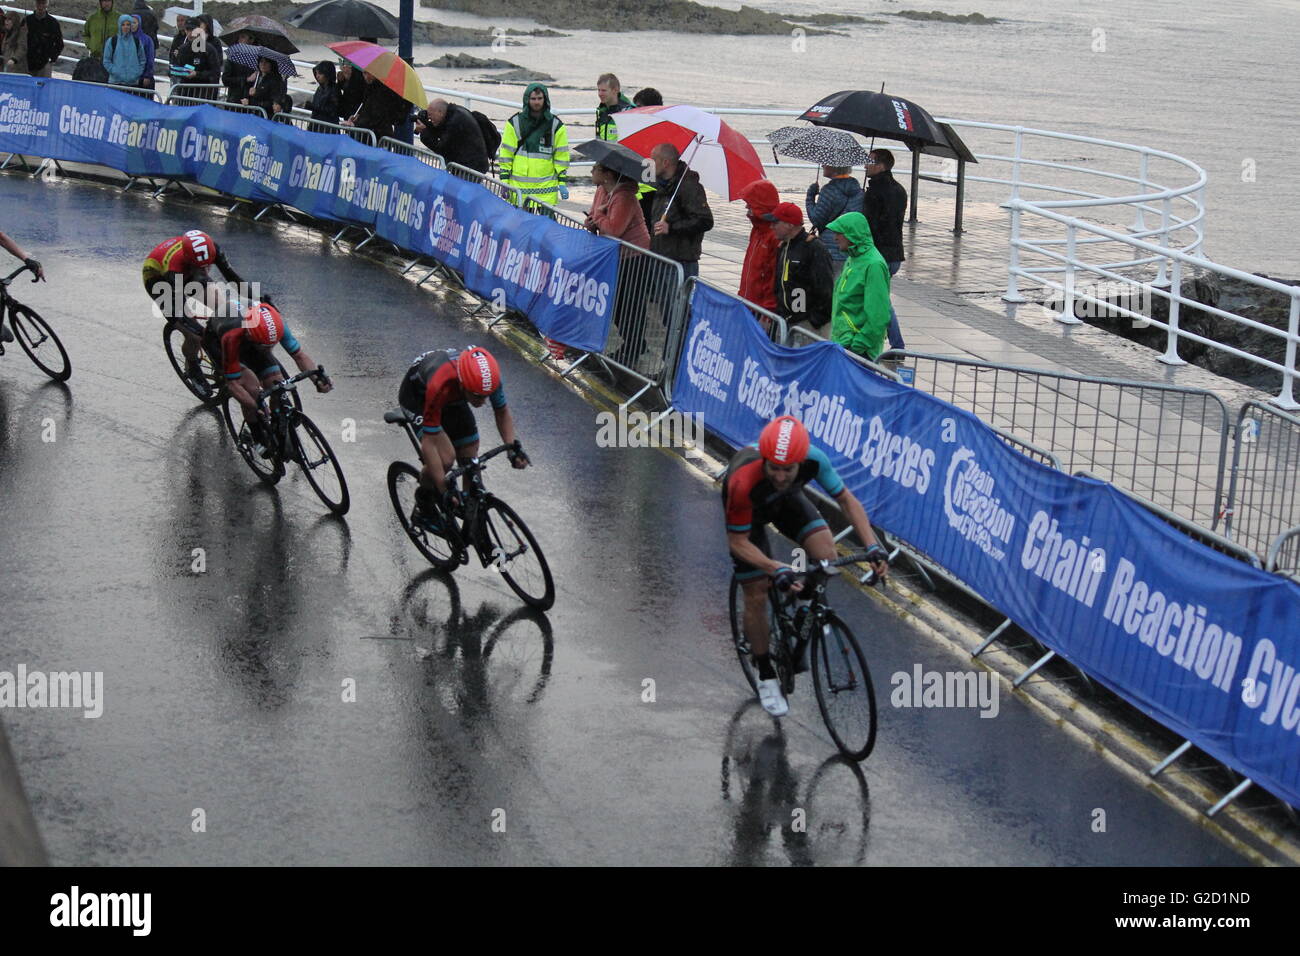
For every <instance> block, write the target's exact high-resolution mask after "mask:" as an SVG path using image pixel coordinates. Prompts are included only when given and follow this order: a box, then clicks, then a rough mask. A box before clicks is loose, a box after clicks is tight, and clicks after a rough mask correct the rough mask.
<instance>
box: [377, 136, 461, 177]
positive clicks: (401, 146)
mask: <svg viewBox="0 0 1300 956" xmlns="http://www.w3.org/2000/svg"><path fill="white" fill-rule="evenodd" d="M379 147H380V148H381V149H386V150H388V151H389V152H390V153H398V154H400V155H402V156H412V157H414V158H415V159H418V160H419V161H420V162H422V163H424V164H425V165H426V166H432V167H433V168H434V169H446V168H447V161H446V160H445V159H443V158H442V157H441V156H439V155H438V154H437V153H434V152H431V151H429V150H427V149H424V148H423V147H421V146H414V145H412V144H411V143H403V142H402V141H401V140H400V139H393V137H391V136H385V137H384V138H383V139H381V140H380V141H379Z"/></svg>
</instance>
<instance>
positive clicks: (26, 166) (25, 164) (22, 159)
mask: <svg viewBox="0 0 1300 956" xmlns="http://www.w3.org/2000/svg"><path fill="white" fill-rule="evenodd" d="M15 156H16V157H18V162H19V164H20V165H21V166H22V167H23V169H31V166H32V164H31V163H29V162H27V157H26V156H24V155H23V154H22V153H10V154H9V155H8V156H6V157H5V161H4V162H3V163H0V169H5V168H7V167H8V166H9V161H10V160H11V159H13V158H14V157H15Z"/></svg>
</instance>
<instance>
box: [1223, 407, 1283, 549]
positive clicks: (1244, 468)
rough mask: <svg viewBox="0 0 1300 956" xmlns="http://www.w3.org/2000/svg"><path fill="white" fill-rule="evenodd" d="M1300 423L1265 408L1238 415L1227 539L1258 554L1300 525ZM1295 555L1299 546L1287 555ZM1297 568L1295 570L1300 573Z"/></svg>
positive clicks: (1246, 409)
mask: <svg viewBox="0 0 1300 956" xmlns="http://www.w3.org/2000/svg"><path fill="white" fill-rule="evenodd" d="M1298 475H1300V417H1296V416H1295V415H1288V414H1287V413H1286V412H1282V411H1278V409H1277V408H1275V407H1273V406H1271V405H1265V404H1263V403H1262V402H1247V403H1246V404H1245V405H1243V406H1242V407H1241V411H1240V412H1239V413H1238V414H1237V428H1236V434H1235V438H1234V442H1233V450H1232V471H1231V476H1230V478H1229V483H1228V497H1227V502H1226V504H1225V506H1224V534H1225V535H1227V536H1228V537H1229V538H1231V539H1232V540H1233V541H1236V542H1239V543H1241V544H1244V545H1246V546H1247V547H1249V548H1251V549H1252V550H1253V551H1255V552H1256V553H1258V554H1261V555H1263V554H1268V553H1270V552H1271V550H1272V548H1271V545H1275V544H1276V543H1277V542H1276V540H1275V539H1277V537H1278V535H1280V534H1284V533H1285V532H1286V531H1287V530H1288V529H1291V528H1294V527H1295V526H1297V525H1300V494H1298V493H1297V490H1296V485H1297V482H1300V478H1298V477H1297V476H1298ZM1287 553H1288V554H1290V555H1294V554H1295V551H1294V546H1291V550H1290V551H1288V552H1287ZM1295 566H1296V565H1295V564H1294V563H1293V564H1292V565H1291V567H1293V568H1294V567H1295Z"/></svg>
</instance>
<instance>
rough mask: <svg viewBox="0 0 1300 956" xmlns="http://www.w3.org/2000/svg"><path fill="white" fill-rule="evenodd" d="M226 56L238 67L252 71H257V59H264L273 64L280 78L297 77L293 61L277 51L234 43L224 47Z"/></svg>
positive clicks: (248, 44)
mask: <svg viewBox="0 0 1300 956" xmlns="http://www.w3.org/2000/svg"><path fill="white" fill-rule="evenodd" d="M226 56H227V57H228V58H230V59H231V60H233V61H234V62H236V63H238V64H239V65H240V66H246V67H249V68H250V69H253V70H256V69H257V61H258V58H259V57H266V58H267V59H268V60H270V61H271V62H272V63H274V64H275V68H276V69H277V70H279V71H280V75H281V76H286V77H287V76H297V75H298V70H297V69H296V68H295V67H294V65H293V60H291V59H289V58H288V57H287V56H285V55H284V54H283V53H281V52H279V51H278V50H272V49H271V48H270V47H265V46H254V45H253V44H251V43H235V44H232V45H231V46H228V47H226Z"/></svg>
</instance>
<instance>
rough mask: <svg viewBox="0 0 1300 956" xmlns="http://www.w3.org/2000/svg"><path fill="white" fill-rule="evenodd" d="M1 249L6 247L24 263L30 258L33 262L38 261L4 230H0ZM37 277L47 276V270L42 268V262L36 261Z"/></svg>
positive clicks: (7, 250) (6, 249)
mask: <svg viewBox="0 0 1300 956" xmlns="http://www.w3.org/2000/svg"><path fill="white" fill-rule="evenodd" d="M0 249H4V250H5V251H6V252H8V253H9V254H10V255H11V256H13V257H14V258H15V259H21V260H22V261H23V262H24V263H25V262H27V261H28V260H29V259H30V260H31V261H32V262H36V260H35V259H32V258H31V256H29V255H27V253H25V252H24V251H23V249H22V247H21V246H20V245H18V243H16V242H14V241H13V240H12V239H10V238H9V237H8V236H7V235H5V234H4V233H3V232H0ZM36 278H38V279H44V278H45V270H44V269H42V268H41V264H40V263H39V262H37V263H36Z"/></svg>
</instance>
